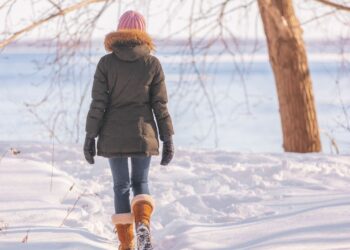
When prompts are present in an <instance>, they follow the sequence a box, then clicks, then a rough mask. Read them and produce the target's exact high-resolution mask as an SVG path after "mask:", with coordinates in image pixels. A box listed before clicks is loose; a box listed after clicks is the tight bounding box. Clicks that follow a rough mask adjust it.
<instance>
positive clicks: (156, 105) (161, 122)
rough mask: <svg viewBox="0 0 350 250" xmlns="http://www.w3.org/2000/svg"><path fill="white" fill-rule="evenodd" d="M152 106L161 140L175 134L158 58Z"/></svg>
mask: <svg viewBox="0 0 350 250" xmlns="http://www.w3.org/2000/svg"><path fill="white" fill-rule="evenodd" d="M150 93H151V106H152V109H153V113H154V115H155V117H156V121H157V126H158V130H159V136H160V140H161V141H164V140H165V139H166V138H169V136H171V135H173V134H174V128H173V124H172V120H171V117H170V114H169V112H168V108H167V102H168V95H167V90H166V86H165V76H164V72H163V69H162V66H161V64H160V62H159V60H158V59H157V60H156V71H155V75H154V78H153V80H152V83H151V87H150Z"/></svg>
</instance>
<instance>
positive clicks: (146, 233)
mask: <svg viewBox="0 0 350 250" xmlns="http://www.w3.org/2000/svg"><path fill="white" fill-rule="evenodd" d="M131 210H132V212H133V215H134V218H135V226H136V236H137V248H138V249H139V250H151V249H153V247H152V242H151V230H150V229H151V226H150V224H151V215H152V212H153V210H154V201H153V198H152V196H150V195H148V194H139V195H136V196H135V197H134V198H133V200H132V201H131Z"/></svg>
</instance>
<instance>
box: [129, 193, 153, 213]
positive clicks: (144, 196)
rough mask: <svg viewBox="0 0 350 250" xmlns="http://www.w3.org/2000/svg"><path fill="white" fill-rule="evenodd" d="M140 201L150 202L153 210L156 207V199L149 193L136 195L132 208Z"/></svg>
mask: <svg viewBox="0 0 350 250" xmlns="http://www.w3.org/2000/svg"><path fill="white" fill-rule="evenodd" d="M140 201H146V202H147V203H149V204H150V205H151V206H152V208H153V210H154V207H155V203H154V200H153V198H152V196H150V195H149V194H138V195H136V196H134V198H133V199H132V201H131V209H132V208H133V207H134V205H135V204H136V203H138V202H140Z"/></svg>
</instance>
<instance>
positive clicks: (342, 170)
mask: <svg viewBox="0 0 350 250" xmlns="http://www.w3.org/2000/svg"><path fill="white" fill-rule="evenodd" d="M11 147H13V148H16V149H18V150H20V151H21V152H20V154H17V155H13V154H11V152H9V151H8V150H9V149H10V148H11ZM0 152H1V153H2V152H4V153H5V155H4V157H2V158H1V159H0V185H1V188H0V249H1V250H12V249H31V250H32V249H33V250H34V249H35V250H38V249H50V250H51V249H67V250H68V249H72V250H73V249H77V250H81V249H94V250H95V249H116V246H117V244H118V241H117V239H116V237H115V235H114V233H113V226H112V225H111V223H110V216H111V214H112V213H113V191H112V178H111V173H110V169H109V166H108V162H107V160H106V159H105V158H100V157H97V158H96V164H95V165H88V164H87V163H86V162H85V161H84V158H83V155H82V146H81V145H75V144H62V145H54V148H53V147H52V145H51V144H49V143H43V142H20V141H17V142H13V141H11V142H4V141H3V142H0ZM52 153H54V157H52V156H53V154H52ZM159 161H160V157H159V156H157V157H153V159H152V163H151V164H152V166H151V172H150V191H151V193H152V195H153V197H154V198H155V201H156V208H155V213H154V216H153V219H152V228H151V230H152V233H153V241H154V245H155V249H157V250H161V249H166V250H180V249H183V250H185V249H191V250H196V249H220V250H223V249H227V250H229V249H230V250H232V249H293V250H295V249H308V250H309V249H317V250H321V249H350V193H349V188H350V156H349V155H328V154H287V153H237V152H233V151H224V150H201V149H197V150H194V149H188V148H183V147H178V148H176V154H175V158H174V160H173V161H172V163H171V164H170V165H168V166H160V165H159ZM52 163H53V164H52ZM51 181H52V190H51V188H50V186H51ZM22 241H24V243H22Z"/></svg>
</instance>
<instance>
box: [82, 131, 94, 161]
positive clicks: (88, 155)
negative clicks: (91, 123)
mask: <svg viewBox="0 0 350 250" xmlns="http://www.w3.org/2000/svg"><path fill="white" fill-rule="evenodd" d="M84 155H85V159H86V160H87V162H88V163H90V164H94V163H95V161H94V156H95V155H96V148H95V138H92V137H89V136H88V135H86V137H85V143H84Z"/></svg>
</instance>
